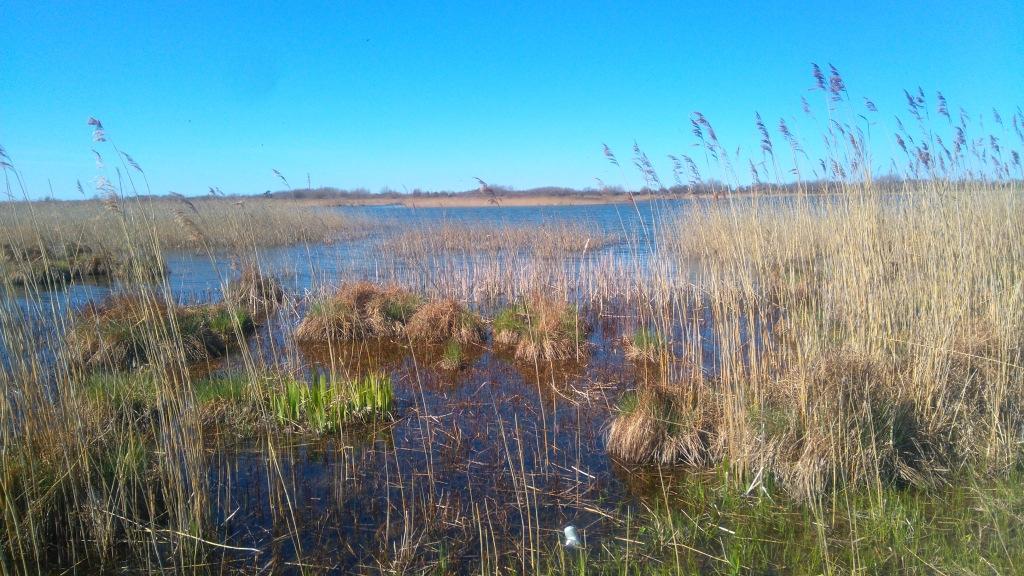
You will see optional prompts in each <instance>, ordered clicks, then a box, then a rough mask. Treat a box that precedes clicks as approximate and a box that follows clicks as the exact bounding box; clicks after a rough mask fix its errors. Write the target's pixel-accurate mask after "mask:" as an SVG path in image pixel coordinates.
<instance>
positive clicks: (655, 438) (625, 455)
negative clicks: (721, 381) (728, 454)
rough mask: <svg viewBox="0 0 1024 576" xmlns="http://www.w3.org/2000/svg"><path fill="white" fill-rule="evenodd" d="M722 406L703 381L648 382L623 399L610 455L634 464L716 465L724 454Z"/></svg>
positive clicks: (609, 445)
mask: <svg viewBox="0 0 1024 576" xmlns="http://www.w3.org/2000/svg"><path fill="white" fill-rule="evenodd" d="M720 409H721V406H720V405H719V404H718V403H717V402H716V401H715V400H714V399H713V398H712V392H711V391H710V390H707V389H701V385H699V384H675V385H673V386H668V387H662V386H659V385H652V386H645V387H643V388H641V389H640V390H638V391H637V392H635V393H632V394H630V395H628V396H627V397H626V398H624V399H623V401H622V402H620V407H619V410H620V411H619V413H618V414H617V415H616V416H615V418H614V419H613V420H612V423H611V425H610V426H609V429H608V441H607V444H606V447H607V450H608V454H610V455H611V456H613V457H615V458H617V459H619V460H620V461H622V462H625V463H630V464H650V463H657V464H685V465H689V466H706V465H708V464H711V463H712V462H714V461H716V459H717V458H719V457H720V453H719V450H720V448H721V438H720V437H719V434H720V430H721V425H722V423H721V420H720V419H721V412H720Z"/></svg>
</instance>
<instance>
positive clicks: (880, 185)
mask: <svg viewBox="0 0 1024 576" xmlns="http://www.w3.org/2000/svg"><path fill="white" fill-rule="evenodd" d="M929 182H930V181H929V180H909V179H903V178H897V177H891V176H886V177H882V178H876V179H874V180H872V182H871V187H872V188H874V189H876V190H892V191H894V192H895V191H897V190H903V189H906V188H916V187H923V186H927V185H928V183H929ZM959 184H960V185H964V186H970V185H972V184H976V185H979V186H981V185H985V184H990V182H986V181H981V180H978V181H976V182H971V181H961V182H959ZM839 188H843V189H845V190H849V189H850V183H848V182H847V183H843V182H837V181H834V180H814V181H808V182H789V183H785V184H774V183H772V184H767V183H763V184H754V185H744V186H729V185H726V184H724V183H722V182H718V181H714V180H712V181H707V182H701V183H698V184H685V185H676V186H670V187H665V188H660V189H654V188H650V187H643V188H640V189H638V190H631V191H630V190H626V189H624V188H622V187H619V186H614V187H606V188H567V187H563V186H542V187H538V188H527V189H523V190H517V189H515V188H511V187H507V186H481V187H479V188H473V189H471V190H461V191H426V190H421V189H419V188H416V189H414V190H412V191H408V192H399V191H396V190H391V189H387V188H385V189H383V190H380V191H379V192H371V191H370V190H368V189H366V188H353V189H344V188H335V187H331V186H324V187H320V188H295V189H292V190H278V191H274V192H272V191H270V190H268V191H266V192H264V193H263V195H264V196H266V197H270V198H284V199H297V200H360V199H365V198H395V199H401V198H408V197H410V196H411V197H426V198H450V197H454V196H470V197H472V196H480V197H489V196H496V197H499V198H510V197H511V198H514V197H530V196H545V197H569V196H626V195H629V194H631V193H632V194H634V195H664V196H674V195H679V196H684V195H685V196H724V195H728V194H749V193H755V192H757V193H770V194H797V193H803V194H827V193H833V192H836V191H837V189H839Z"/></svg>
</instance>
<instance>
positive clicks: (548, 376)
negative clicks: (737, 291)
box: [15, 201, 716, 572]
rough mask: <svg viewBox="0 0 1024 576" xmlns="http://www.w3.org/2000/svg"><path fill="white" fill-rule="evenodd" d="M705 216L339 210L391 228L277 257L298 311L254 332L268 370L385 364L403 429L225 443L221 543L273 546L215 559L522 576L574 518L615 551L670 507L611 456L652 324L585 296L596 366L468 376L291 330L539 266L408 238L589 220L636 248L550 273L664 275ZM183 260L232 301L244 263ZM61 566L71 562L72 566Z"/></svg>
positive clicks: (183, 270)
mask: <svg viewBox="0 0 1024 576" xmlns="http://www.w3.org/2000/svg"><path fill="white" fill-rule="evenodd" d="M693 206H694V203H693V202H692V201H680V202H659V203H657V204H654V203H644V204H640V205H637V206H635V207H634V206H632V205H598V206H557V207H542V208H525V207H512V208H500V209H498V208H493V207H488V208H457V209H441V208H428V209H416V210H413V209H408V208H401V207H391V206H382V207H362V208H338V209H339V210H343V211H349V212H352V213H354V214H356V215H359V216H363V217H368V218H373V219H376V220H377V221H379V222H381V223H382V224H381V225H380V226H379V227H377V228H376V229H375V230H374V231H373V232H372V233H370V234H369V235H368V236H366V237H364V238H361V239H358V240H353V241H347V242H342V243H337V244H329V245H311V246H299V247H285V248H271V249H261V250H260V251H259V259H260V262H261V265H262V266H263V268H264V270H266V271H267V272H268V273H270V274H274V275H275V276H277V277H279V278H280V279H281V280H282V281H283V283H284V285H285V288H286V290H287V291H288V293H289V294H290V296H291V297H292V298H293V303H294V307H293V308H291V309H290V311H289V312H287V313H281V314H280V315H278V316H277V317H276V318H275V319H273V320H272V321H271V322H270V323H269V324H268V325H267V326H265V327H263V328H262V329H261V330H260V331H259V332H258V333H257V335H256V336H254V337H253V338H251V339H250V348H251V351H252V353H253V354H254V356H255V357H256V358H258V359H259V362H260V363H261V364H263V365H265V366H268V367H281V366H283V367H285V368H286V369H288V370H291V371H299V372H302V371H306V372H308V371H310V370H313V369H328V370H330V371H332V372H336V373H342V374H347V375H357V374H363V373H365V372H366V371H367V370H369V369H374V370H384V371H386V372H388V373H389V374H390V375H391V377H392V379H393V381H394V382H395V393H396V406H397V409H396V415H397V418H396V420H395V421H394V422H392V423H388V424H386V425H385V424H382V425H379V426H376V427H374V428H373V429H369V430H367V429H360V430H348V431H346V433H344V434H340V435H329V436H326V437H322V438H320V437H318V438H310V437H307V436H294V437H292V436H284V437H280V438H275V439H272V440H270V441H272V443H273V449H271V448H270V447H269V446H268V439H267V438H260V439H255V438H249V439H238V438H233V437H218V438H210V439H208V446H206V447H205V448H206V452H207V455H208V466H209V471H208V474H207V481H208V485H207V486H206V488H205V491H206V493H207V494H208V495H209V498H208V499H207V501H208V502H209V516H210V522H209V524H210V525H211V526H212V527H214V528H213V530H214V532H215V534H214V536H215V538H214V539H215V540H216V541H217V542H220V543H223V544H224V545H228V546H232V547H240V548H252V549H256V550H259V552H250V551H237V550H226V549H225V550H223V551H221V552H218V553H216V554H215V556H216V557H217V558H216V559H214V560H212V561H213V562H220V563H223V566H224V567H227V568H230V569H244V570H257V569H259V570H263V569H267V568H268V567H269V568H272V569H274V570H281V571H298V569H299V565H300V564H301V565H306V566H320V567H325V568H328V569H330V570H335V571H341V572H349V571H378V570H383V569H386V568H388V567H389V566H392V563H394V562H397V561H399V560H401V561H406V559H405V554H406V552H403V551H408V550H412V553H413V559H408V561H409V562H410V563H411V564H412V565H417V566H424V565H426V564H429V563H432V562H435V561H440V559H441V558H442V557H450V558H449V561H451V562H452V563H454V564H456V565H458V566H459V567H460V568H459V569H458V571H460V572H462V571H466V570H470V569H473V568H479V567H480V566H481V563H483V562H484V561H485V558H491V557H492V556H495V555H496V556H499V557H501V556H503V555H505V554H509V553H511V554H513V556H510V557H509V559H507V565H508V566H510V567H512V568H516V567H520V568H523V569H525V568H526V566H527V565H528V563H529V562H531V561H532V560H531V559H527V558H524V557H523V555H524V554H533V553H537V554H539V551H541V550H546V551H550V550H556V549H557V547H558V541H559V535H560V534H561V532H562V527H564V526H566V525H569V524H573V525H575V526H577V527H578V528H579V529H580V532H581V533H582V535H583V538H584V539H585V540H586V542H587V544H588V550H591V551H594V552H595V553H596V552H597V551H598V550H599V549H600V548H599V547H600V546H601V545H602V543H604V542H607V543H613V542H614V541H615V538H617V537H621V536H622V534H623V524H622V518H623V514H624V511H632V512H631V513H635V512H636V510H638V509H639V507H640V506H641V504H642V503H643V502H645V501H647V500H652V499H653V500H654V501H657V500H658V498H660V495H659V494H658V493H657V491H656V490H653V492H652V488H651V486H655V487H657V486H663V485H664V484H662V483H660V482H655V483H653V484H652V483H651V482H650V481H649V480H643V479H642V475H641V476H637V472H636V471H630V470H627V469H625V468H622V467H620V466H617V465H616V464H615V463H614V462H613V461H612V460H611V459H610V458H609V457H608V455H607V454H606V452H605V447H604V442H605V432H606V430H607V426H608V423H609V419H610V417H611V415H612V413H613V407H614V405H615V403H616V402H617V401H618V399H619V397H620V396H621V395H622V393H623V392H625V391H627V390H629V389H632V388H634V387H635V386H636V384H637V382H638V381H640V380H642V379H644V378H646V377H655V376H656V375H655V374H653V373H652V372H651V371H652V370H653V369H652V368H650V367H643V366H636V365H634V364H632V363H630V362H627V361H626V360H625V359H624V357H623V351H622V346H621V342H622V338H623V337H624V336H625V335H629V334H632V332H633V330H635V329H636V327H637V325H638V322H639V320H638V319H637V317H636V309H635V308H633V307H630V306H629V305H622V304H621V303H618V302H617V301H616V300H614V299H612V300H607V301H601V302H600V303H599V304H597V305H595V301H593V300H592V299H590V298H589V296H590V295H589V294H588V293H587V289H586V288H584V287H582V286H579V287H576V288H577V289H576V290H575V291H570V294H574V295H575V297H576V298H578V299H579V301H580V302H581V303H582V304H585V305H587V304H589V306H588V307H587V308H586V310H587V312H586V313H587V319H588V322H589V324H590V325H591V327H592V328H593V330H591V332H590V336H589V342H588V344H589V346H588V348H589V350H588V351H587V353H585V354H583V355H582V356H581V359H580V361H578V362H560V363H557V365H554V366H552V365H543V364H541V365H532V364H524V363H523V362H519V361H515V360H513V359H512V358H510V357H508V356H507V355H504V354H502V353H500V351H496V350H495V349H494V348H492V347H490V346H488V347H485V348H483V349H481V350H479V351H477V352H476V353H475V354H471V358H472V362H471V365H470V366H469V367H468V368H466V369H464V370H460V371H457V372H451V371H444V370H440V369H438V368H436V367H435V366H434V364H435V363H436V360H437V357H436V355H435V356H432V355H431V353H429V352H427V351H422V350H421V351H417V352H416V353H413V352H412V351H410V350H408V349H405V348H402V347H400V346H396V345H393V344H386V343H365V344H361V345H357V346H354V347H345V348H343V349H338V350H334V351H331V352H329V353H324V352H323V351H315V350H306V349H301V348H298V347H296V346H295V345H294V344H292V343H291V340H290V338H288V337H287V336H286V335H287V334H288V333H290V331H291V329H292V328H293V327H294V323H295V321H296V319H297V318H298V317H299V316H300V315H301V312H302V310H303V308H304V306H305V302H306V299H305V296H306V295H307V294H308V293H310V292H313V291H316V290H318V289H320V287H322V286H325V285H326V286H329V285H336V284H337V283H338V282H339V281H341V280H352V279H370V280H375V281H396V282H399V283H401V284H403V285H406V286H410V287H412V288H413V289H414V290H417V291H424V292H430V290H431V289H432V287H435V286H436V284H435V283H434V282H435V281H436V280H437V278H436V276H438V275H444V274H453V273H454V274H463V275H464V277H465V279H466V280H465V281H466V282H467V283H469V284H473V283H474V282H476V280H477V278H478V277H479V276H478V275H482V274H484V272H481V271H480V270H485V271H492V270H493V269H504V268H509V267H514V266H517V265H520V264H522V260H521V257H520V256H519V255H509V254H498V255H481V256H479V257H467V256H465V255H463V256H450V255H428V256H430V258H431V259H429V260H427V266H426V267H424V266H425V265H424V262H413V263H410V262H408V261H404V260H402V259H392V258H387V257H386V255H385V257H384V258H382V255H381V254H380V253H379V252H378V250H377V247H378V246H379V243H380V241H381V240H382V239H383V238H387V236H388V235H389V234H394V233H395V232H396V231H401V230H406V229H408V228H410V227H414V226H419V225H423V224H433V223H439V222H459V221H465V222H472V223H474V224H477V223H481V222H486V223H493V224H495V225H513V226H527V225H538V224H550V223H559V222H564V223H570V224H585V225H587V226H590V227H592V228H593V229H594V230H596V231H598V232H600V233H603V234H613V235H616V236H618V237H620V238H623V239H630V240H628V241H626V240H624V241H622V242H618V243H612V244H610V245H607V246H603V247H601V248H599V249H596V250H593V251H592V252H590V253H589V254H587V255H582V254H581V255H578V256H577V255H573V254H569V255H567V256H566V257H565V258H564V259H560V260H559V261H555V262H547V263H544V266H543V267H542V268H541V269H540V270H541V272H542V273H543V272H544V271H545V270H546V271H548V272H549V273H550V274H552V277H554V276H557V274H559V273H565V274H567V275H568V276H569V277H570V278H572V277H576V278H582V277H587V275H588V274H589V275H592V274H594V273H595V272H594V270H595V269H591V268H587V269H584V267H586V266H591V265H595V266H600V267H603V268H600V270H608V269H610V268H614V267H615V266H620V267H622V268H625V269H630V270H636V271H637V272H636V273H639V274H647V273H650V271H651V269H650V268H648V267H647V265H648V263H649V262H650V261H651V260H652V258H651V256H652V254H655V253H656V251H657V245H656V243H655V242H653V241H650V240H649V239H650V238H652V237H653V236H654V232H653V231H654V230H655V229H656V227H657V226H659V225H661V219H660V216H663V215H674V214H677V213H679V212H683V211H685V210H688V209H691V208H692V207H693ZM595 263H596V264H595ZM167 265H168V268H169V270H170V271H171V272H170V275H169V277H168V278H167V285H168V286H169V287H170V290H171V292H172V294H173V296H174V297H175V298H176V299H178V300H181V301H211V300H217V299H219V298H220V290H221V286H222V285H224V283H225V282H226V281H227V280H228V279H230V277H231V276H233V275H234V273H235V271H234V268H236V263H235V262H233V260H232V258H231V257H230V256H226V255H222V256H215V257H214V258H212V259H210V258H203V257H196V256H192V255H186V254H169V255H168V256H167ZM115 290H117V287H116V286H110V285H107V286H102V285H94V284H76V285H72V286H71V287H69V288H68V289H67V290H66V291H61V292H55V293H44V294H42V295H41V297H35V298H23V295H15V299H16V300H18V301H19V302H20V303H24V305H25V306H29V304H28V303H30V302H31V307H32V308H33V310H31V311H29V313H28V314H27V316H28V317H33V316H35V315H36V314H40V313H41V314H43V315H44V316H45V315H47V314H53V310H57V315H58V316H60V315H62V314H63V311H64V310H66V309H67V308H68V307H78V306H81V305H82V304H84V303H85V302H87V301H90V300H98V299H101V298H103V297H104V296H106V295H108V294H110V293H111V292H113V291H115ZM469 292H470V294H471V295H472V294H473V292H472V290H470V291H469ZM471 304H472V305H473V307H474V308H477V309H478V310H480V311H482V312H485V313H487V314H490V313H493V312H494V303H493V302H492V303H487V302H484V301H482V300H481V301H472V298H471ZM703 314H706V312H703V311H702V310H700V308H699V306H696V307H695V308H694V309H693V310H686V311H680V312H679V313H677V314H676V315H675V317H677V318H679V319H682V318H684V317H691V318H692V317H696V319H697V320H696V321H694V322H693V323H682V322H680V323H679V324H678V325H676V326H674V327H672V328H671V331H672V335H673V340H674V341H675V345H676V346H677V347H679V348H680V349H681V348H683V347H685V344H687V343H688V342H689V343H692V342H694V341H698V342H699V341H701V340H702V339H703V338H706V339H707V340H708V341H710V338H709V331H710V330H711V328H710V321H709V319H708V318H703V317H702V315H703ZM49 317H53V316H49ZM50 328H52V326H51V327H50ZM39 329H40V330H45V329H47V327H46V326H40V328H39ZM696 347H697V349H698V350H701V353H700V358H699V359H694V360H695V361H697V362H699V364H700V365H701V367H702V368H703V369H704V370H705V371H707V372H714V370H715V365H716V351H715V350H713V349H707V348H705V347H704V346H703V345H701V344H697V346H696ZM213 370H214V371H215V372H217V373H221V374H229V373H232V372H235V371H240V370H242V363H241V361H240V358H239V355H238V354H233V355H229V357H228V358H226V359H224V360H222V361H219V362H218V363H217V364H216V365H215V366H213ZM659 473H660V474H668V472H667V471H666V472H659ZM445 545H450V546H452V547H453V548H449V549H445ZM527 551H530V552H527ZM695 554H697V557H699V552H697V553H695ZM491 559H492V560H493V558H491ZM55 560H56V562H55V563H56V564H58V565H62V564H65V563H66V562H68V561H70V559H55Z"/></svg>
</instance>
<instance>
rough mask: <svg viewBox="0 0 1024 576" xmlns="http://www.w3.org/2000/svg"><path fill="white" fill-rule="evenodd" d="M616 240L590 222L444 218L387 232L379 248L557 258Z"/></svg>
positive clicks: (401, 253) (402, 252)
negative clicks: (493, 221) (505, 222)
mask: <svg viewBox="0 0 1024 576" xmlns="http://www.w3.org/2000/svg"><path fill="white" fill-rule="evenodd" d="M617 241H619V240H618V239H617V238H615V237H614V236H611V235H609V234H605V233H602V232H600V231H598V230H596V229H594V228H593V227H592V226H587V225H585V224H577V223H567V222H560V223H550V224H541V225H493V224H478V223H471V222H452V221H445V222H442V223H437V224H432V223H431V224H427V223H425V224H420V225H416V226H414V227H412V228H409V229H406V230H403V231H401V232H399V233H396V234H394V235H392V236H389V237H388V238H386V239H384V240H382V241H381V244H380V247H379V250H380V251H381V253H382V254H388V255H390V256H397V257H400V258H415V257H420V256H424V255H426V256H435V255H439V254H498V253H517V254H524V255H526V256H529V257H534V258H560V257H565V256H567V255H571V254H582V253H584V252H587V251H594V250H597V249H599V248H602V247H604V246H607V245H609V244H613V243H615V242H617Z"/></svg>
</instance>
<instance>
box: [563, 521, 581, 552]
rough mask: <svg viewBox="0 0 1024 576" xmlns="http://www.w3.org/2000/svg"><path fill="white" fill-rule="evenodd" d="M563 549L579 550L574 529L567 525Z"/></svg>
mask: <svg viewBox="0 0 1024 576" xmlns="http://www.w3.org/2000/svg"><path fill="white" fill-rule="evenodd" d="M565 547H566V548H579V547H580V537H579V535H578V534H576V527H575V526H572V525H569V526H566V527H565Z"/></svg>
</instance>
